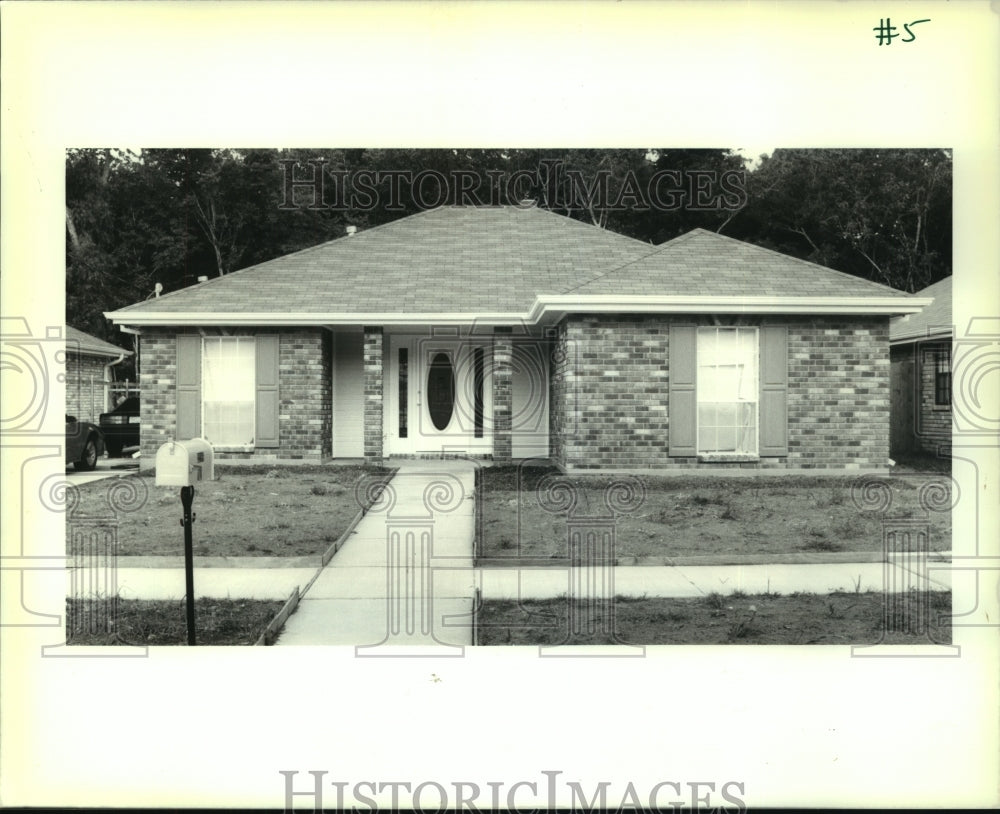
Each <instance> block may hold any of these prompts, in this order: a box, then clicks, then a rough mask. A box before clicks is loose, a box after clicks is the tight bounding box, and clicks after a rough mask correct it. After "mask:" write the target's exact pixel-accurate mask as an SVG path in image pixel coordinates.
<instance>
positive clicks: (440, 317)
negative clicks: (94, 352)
mask: <svg viewBox="0 0 1000 814" xmlns="http://www.w3.org/2000/svg"><path fill="white" fill-rule="evenodd" d="M104 316H105V317H107V318H108V319H110V320H112V321H113V322H115V323H116V324H119V325H138V326H156V325H205V326H207V325H218V326H220V327H225V326H230V327H232V326H246V325H284V326H298V325H301V326H306V325H308V326H312V325H422V324H428V325H469V324H470V323H472V324H479V325H482V324H485V325H519V324H522V323H523V322H524V317H523V316H522V315H520V314H511V313H506V314H472V313H468V314H461V313H459V314H455V313H450V314H449V313H417V314H400V313H389V314H344V313H338V314H327V313H301V312H299V313H281V312H257V313H245V314H233V313H227V312H225V311H221V312H210V311H160V312H157V313H147V314H131V313H129V312H127V311H108V312H106V313H105V314H104ZM123 330H124V329H123Z"/></svg>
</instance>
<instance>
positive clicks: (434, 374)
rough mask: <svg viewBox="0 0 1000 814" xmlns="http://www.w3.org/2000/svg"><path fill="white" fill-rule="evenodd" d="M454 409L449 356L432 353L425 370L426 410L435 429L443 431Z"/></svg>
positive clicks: (451, 369) (452, 377)
mask: <svg viewBox="0 0 1000 814" xmlns="http://www.w3.org/2000/svg"><path fill="white" fill-rule="evenodd" d="M454 410H455V370H454V367H453V366H452V362H451V357H450V356H449V355H448V354H447V353H444V352H439V353H435V354H434V358H433V359H432V360H431V364H430V368H429V369H428V371H427V412H428V413H429V414H430V417H431V423H432V424H433V425H434V427H435V429H437V430H438V431H440V432H444V431H445V430H446V429H447V428H448V424H450V423H451V416H452V413H453V412H454Z"/></svg>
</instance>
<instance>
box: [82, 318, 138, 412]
mask: <svg viewBox="0 0 1000 814" xmlns="http://www.w3.org/2000/svg"><path fill="white" fill-rule="evenodd" d="M131 355H132V351H129V350H123V349H122V348H119V347H117V346H115V345H112V344H111V343H110V342H105V341H104V340H103V339H98V338H97V337H96V336H91V335H90V334H86V333H84V332H83V331H78V330H77V329H76V328H73V327H70V326H69V325H67V326H66V415H71V416H75V417H76V418H78V419H79V420H81V421H91V422H93V423H95V424H96V423H97V420H98V418H99V416H100V414H101V413H103V412H106V411H107V410H109V409H110V408H111V406H112V405H111V404H109V398H108V384H109V383H110V382H111V368H112V367H114V366H115V365H117V364H118V363H119V362H121V361H122V360H123V359H125V357H126V356H131Z"/></svg>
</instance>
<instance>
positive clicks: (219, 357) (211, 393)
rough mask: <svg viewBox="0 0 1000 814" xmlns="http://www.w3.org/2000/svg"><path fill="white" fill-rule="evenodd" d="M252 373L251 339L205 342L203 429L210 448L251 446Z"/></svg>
mask: <svg viewBox="0 0 1000 814" xmlns="http://www.w3.org/2000/svg"><path fill="white" fill-rule="evenodd" d="M255 371H256V355H255V343H254V338H253V337H252V336H240V337H230V336H220V337H205V338H204V340H203V345H202V384H201V386H202V427H203V434H204V437H205V439H206V440H207V441H209V442H211V444H212V445H213V446H217V447H241V448H244V447H251V446H253V443H254V418H255V411H254V389H255Z"/></svg>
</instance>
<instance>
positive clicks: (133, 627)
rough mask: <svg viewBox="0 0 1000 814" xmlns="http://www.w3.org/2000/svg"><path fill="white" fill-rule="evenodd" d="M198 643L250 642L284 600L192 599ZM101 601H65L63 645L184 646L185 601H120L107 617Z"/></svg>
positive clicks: (185, 639) (258, 636)
mask: <svg viewBox="0 0 1000 814" xmlns="http://www.w3.org/2000/svg"><path fill="white" fill-rule="evenodd" d="M194 604H195V612H194V618H195V638H196V641H197V643H198V645H199V646H200V645H237V644H244V645H246V644H254V643H255V642H256V641H257V639H259V638H260V635H261V634H262V633H263V632H264V629H265V628H266V627H267V626H268V625H269V624H270V623H271V620H272V619H273V618H274V617H275V615H276V614H277V613H278V611H279V610H281V607H282V605H284V602H282V601H277V600H275V601H262V600H255V599H206V598H202V599H198V600H196V601H195V603H194ZM106 614H107V610H106V605H105V603H104V602H103V601H99V600H92V599H67V600H66V643H67V644H71V645H174V644H180V645H187V616H186V611H185V603H184V600H183V599H177V600H145V599H119V600H118V602H117V613H116V614H114V615H113V618H111V619H107V618H106Z"/></svg>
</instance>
